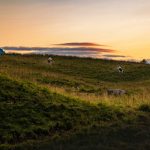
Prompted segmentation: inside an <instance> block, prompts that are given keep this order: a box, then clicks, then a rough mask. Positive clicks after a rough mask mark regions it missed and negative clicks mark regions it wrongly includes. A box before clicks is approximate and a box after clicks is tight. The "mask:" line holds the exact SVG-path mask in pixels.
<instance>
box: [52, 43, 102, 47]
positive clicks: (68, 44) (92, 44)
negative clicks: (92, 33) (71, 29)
mask: <svg viewBox="0 0 150 150" xmlns="http://www.w3.org/2000/svg"><path fill="white" fill-rule="evenodd" d="M55 45H57V46H73V47H74V46H75V47H76V46H77V47H78V46H86V47H89V46H105V45H100V44H97V43H90V42H82V43H80V42H73V43H61V44H55Z"/></svg>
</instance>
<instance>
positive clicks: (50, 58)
mask: <svg viewBox="0 0 150 150" xmlns="http://www.w3.org/2000/svg"><path fill="white" fill-rule="evenodd" d="M48 63H49V64H50V65H52V63H53V59H52V57H49V58H48Z"/></svg>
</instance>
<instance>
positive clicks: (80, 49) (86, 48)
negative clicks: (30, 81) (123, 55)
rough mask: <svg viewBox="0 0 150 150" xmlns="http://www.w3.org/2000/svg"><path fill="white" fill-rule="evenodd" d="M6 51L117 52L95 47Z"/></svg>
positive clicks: (15, 49) (12, 48) (30, 48)
mask: <svg viewBox="0 0 150 150" xmlns="http://www.w3.org/2000/svg"><path fill="white" fill-rule="evenodd" d="M3 49H5V50H14V51H66V50H67V51H77V52H78V51H83V52H85V51H90V52H107V53H114V52H116V50H113V49H105V48H94V47H75V48H68V47H13V46H12V47H8V46H5V47H3Z"/></svg>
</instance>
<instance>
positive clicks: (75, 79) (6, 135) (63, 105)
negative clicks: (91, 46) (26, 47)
mask: <svg viewBox="0 0 150 150" xmlns="http://www.w3.org/2000/svg"><path fill="white" fill-rule="evenodd" d="M54 60H55V62H54V64H53V65H52V66H49V65H48V64H47V56H39V55H37V56H36V55H29V56H21V55H5V56H4V57H1V58H0V68H1V69H0V120H1V121H0V149H2V150H3V149H11V150H12V149H39V150H47V149H54V150H55V149H56V150H57V149H58V150H59V149H69V150H70V149H73V150H74V149H102V150H103V149H108V150H109V149H110V150H112V149H118V150H119V149H126V150H127V149H136V150H137V147H138V148H139V150H142V149H144V150H146V149H149V148H150V145H149V143H150V141H149V139H150V117H149V116H150V105H149V96H150V94H149V90H150V86H149V82H150V67H149V65H144V64H139V63H130V62H116V61H107V60H94V59H90V58H87V59H82V58H74V57H56V56H55V57H54ZM117 65H122V66H123V68H124V69H125V73H124V74H121V75H120V74H118V73H117V72H116V70H115V68H116V66H117ZM108 88H122V89H126V90H127V91H128V94H127V95H125V96H122V97H115V96H108V95H107V94H106V91H107V89H108Z"/></svg>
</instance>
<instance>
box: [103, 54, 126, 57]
mask: <svg viewBox="0 0 150 150" xmlns="http://www.w3.org/2000/svg"><path fill="white" fill-rule="evenodd" d="M103 56H104V57H108V58H125V57H127V56H124V55H109V54H108V55H103Z"/></svg>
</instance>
